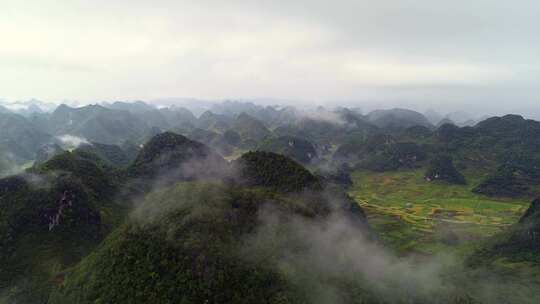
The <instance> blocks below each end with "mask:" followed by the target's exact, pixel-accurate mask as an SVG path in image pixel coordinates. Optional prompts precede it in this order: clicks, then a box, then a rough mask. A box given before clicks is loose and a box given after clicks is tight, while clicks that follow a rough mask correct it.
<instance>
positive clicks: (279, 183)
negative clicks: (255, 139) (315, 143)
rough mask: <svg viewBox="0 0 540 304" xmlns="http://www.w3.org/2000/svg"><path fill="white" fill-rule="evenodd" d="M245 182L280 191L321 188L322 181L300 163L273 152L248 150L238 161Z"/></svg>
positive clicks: (249, 184)
mask: <svg viewBox="0 0 540 304" xmlns="http://www.w3.org/2000/svg"><path fill="white" fill-rule="evenodd" d="M236 166H237V167H238V168H239V170H240V173H241V177H242V179H243V182H244V183H245V184H246V185H248V186H261V187H268V188H271V189H274V190H276V191H280V192H299V191H302V190H307V189H320V188H321V184H320V181H319V180H318V179H317V178H316V177H315V176H314V175H313V174H311V173H310V172H309V171H308V170H306V169H305V168H304V167H302V166H301V165H300V164H298V163H296V162H295V161H293V160H291V159H290V158H288V157H286V156H283V155H280V154H275V153H272V152H261V151H258V152H248V153H245V154H244V155H242V157H240V159H239V160H237V161H236Z"/></svg>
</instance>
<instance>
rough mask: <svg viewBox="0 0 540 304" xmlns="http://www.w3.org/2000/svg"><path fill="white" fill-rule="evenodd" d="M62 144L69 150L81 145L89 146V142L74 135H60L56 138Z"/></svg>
mask: <svg viewBox="0 0 540 304" xmlns="http://www.w3.org/2000/svg"><path fill="white" fill-rule="evenodd" d="M56 138H57V139H58V140H60V142H62V144H64V145H67V146H68V147H70V148H77V147H79V146H80V145H82V144H90V142H89V141H88V140H87V139H86V138H84V137H79V136H75V135H69V134H66V135H61V136H57V137H56Z"/></svg>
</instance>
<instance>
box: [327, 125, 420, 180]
mask: <svg viewBox="0 0 540 304" xmlns="http://www.w3.org/2000/svg"><path fill="white" fill-rule="evenodd" d="M425 150H426V149H425V148H424V147H422V146H420V145H418V144H416V143H413V142H397V141H396V140H395V139H394V138H393V137H392V136H389V135H383V134H379V135H374V136H371V137H369V138H367V140H365V141H350V142H347V143H344V144H343V145H341V146H340V147H339V148H338V150H337V151H336V153H335V154H334V160H336V161H338V162H342V161H348V162H351V163H354V164H356V165H357V166H358V167H360V168H365V169H368V170H372V171H379V172H382V171H391V170H397V169H399V168H414V167H416V166H417V165H418V163H419V162H422V161H424V160H425V159H426V158H427V152H426V151H425Z"/></svg>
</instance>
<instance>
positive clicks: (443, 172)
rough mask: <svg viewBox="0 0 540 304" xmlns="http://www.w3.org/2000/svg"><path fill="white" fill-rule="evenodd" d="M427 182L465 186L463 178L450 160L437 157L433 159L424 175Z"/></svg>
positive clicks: (446, 157)
mask: <svg viewBox="0 0 540 304" xmlns="http://www.w3.org/2000/svg"><path fill="white" fill-rule="evenodd" d="M425 178H426V180H428V181H445V182H448V183H452V184H466V183H467V182H466V181H465V177H464V176H463V174H461V173H460V172H459V171H458V170H457V169H456V168H455V167H454V163H453V161H452V158H450V157H449V156H445V155H439V156H437V157H435V158H433V159H432V160H431V161H430V163H429V167H428V169H427V171H426V175H425Z"/></svg>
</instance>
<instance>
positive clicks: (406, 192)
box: [349, 169, 530, 254]
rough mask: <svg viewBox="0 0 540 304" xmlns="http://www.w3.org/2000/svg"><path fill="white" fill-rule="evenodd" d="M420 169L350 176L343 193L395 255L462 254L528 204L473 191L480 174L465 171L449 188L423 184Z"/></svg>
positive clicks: (498, 228) (431, 183)
mask: <svg viewBox="0 0 540 304" xmlns="http://www.w3.org/2000/svg"><path fill="white" fill-rule="evenodd" d="M424 171H425V170H424V169H417V170H409V171H395V172H383V173H373V172H366V171H357V172H354V173H353V174H352V178H353V181H354V185H353V187H352V188H351V190H350V192H349V194H350V195H351V196H352V197H353V198H354V199H355V200H356V201H357V202H358V204H360V205H361V206H362V208H363V209H364V210H365V211H366V213H367V215H368V218H369V221H370V224H371V226H372V227H373V228H374V229H375V230H376V231H377V232H378V233H379V235H380V237H381V238H382V240H383V241H384V242H385V243H388V244H389V245H391V246H392V248H394V249H395V250H396V251H397V252H398V253H403V254H406V253H410V252H415V253H421V254H433V253H437V252H439V251H441V250H466V249H467V247H469V245H472V244H474V243H475V242H476V241H478V240H480V239H484V238H486V237H488V236H491V235H493V234H495V233H497V232H499V231H502V230H503V229H505V228H507V227H508V226H509V225H511V224H513V223H515V222H516V221H517V220H518V219H519V217H520V216H521V215H522V214H523V212H524V211H525V210H526V208H527V207H528V205H529V203H530V202H529V201H528V200H526V199H498V198H490V197H486V196H483V195H477V194H475V193H473V192H472V191H471V189H472V188H474V186H476V185H477V184H478V183H479V182H480V180H481V179H482V175H481V174H475V173H474V172H467V173H468V174H466V175H467V180H468V184H467V185H450V184H447V183H442V182H428V181H426V180H425V179H424Z"/></svg>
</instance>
